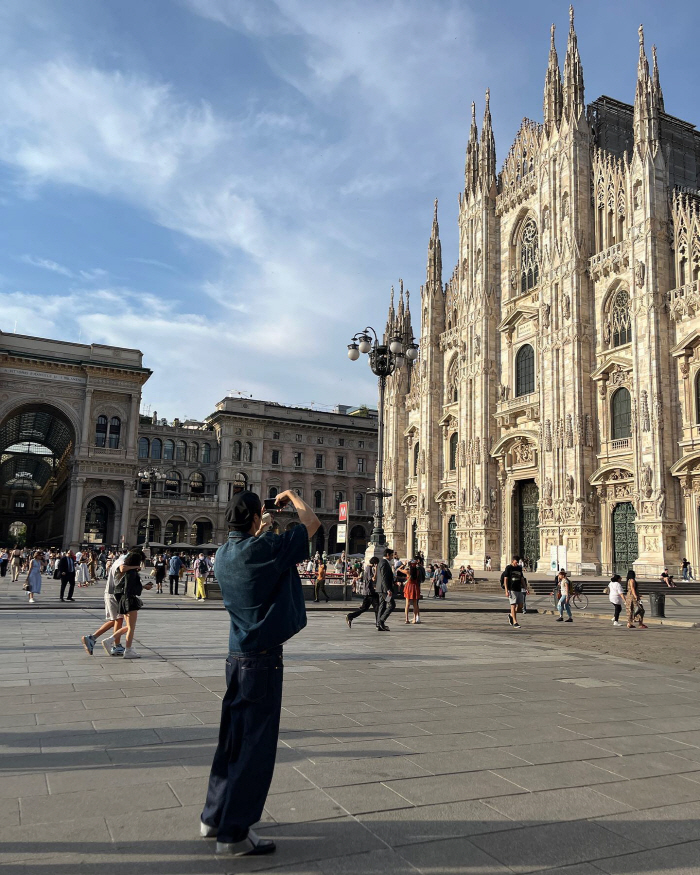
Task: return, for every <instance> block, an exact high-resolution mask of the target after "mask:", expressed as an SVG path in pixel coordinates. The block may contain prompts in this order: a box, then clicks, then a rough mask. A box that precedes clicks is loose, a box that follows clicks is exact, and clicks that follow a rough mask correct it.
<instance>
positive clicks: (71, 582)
mask: <svg viewBox="0 0 700 875" xmlns="http://www.w3.org/2000/svg"><path fill="white" fill-rule="evenodd" d="M66 587H68V598H69V599H72V598H73V590H74V589H75V571H71V572H70V573H69V574H62V575H61V598H63V594H64V592H65V591H66Z"/></svg>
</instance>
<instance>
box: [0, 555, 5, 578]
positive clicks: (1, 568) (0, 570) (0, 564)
mask: <svg viewBox="0 0 700 875" xmlns="http://www.w3.org/2000/svg"><path fill="white" fill-rule="evenodd" d="M6 574H7V559H3V560H1V561H0V577H4V576H5V575H6Z"/></svg>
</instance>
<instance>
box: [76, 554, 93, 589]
mask: <svg viewBox="0 0 700 875" xmlns="http://www.w3.org/2000/svg"><path fill="white" fill-rule="evenodd" d="M75 582H76V583H77V584H78V586H79V587H81V588H82V587H84V586H89V584H90V570H89V568H88V560H87V553H82V554H81V556H80V559H79V560H76V567H75Z"/></svg>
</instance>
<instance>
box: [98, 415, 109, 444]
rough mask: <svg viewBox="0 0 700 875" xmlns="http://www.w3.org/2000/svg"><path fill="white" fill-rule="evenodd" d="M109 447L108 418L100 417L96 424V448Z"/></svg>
mask: <svg viewBox="0 0 700 875" xmlns="http://www.w3.org/2000/svg"><path fill="white" fill-rule="evenodd" d="M106 445H107V417H106V416H98V417H97V422H96V423H95V446H96V447H104V446H106Z"/></svg>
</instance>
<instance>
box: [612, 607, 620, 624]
mask: <svg viewBox="0 0 700 875" xmlns="http://www.w3.org/2000/svg"><path fill="white" fill-rule="evenodd" d="M613 607H614V608H615V622H616V623H617V622H618V620H619V619H620V614H621V613H622V605H617V604H614V605H613Z"/></svg>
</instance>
